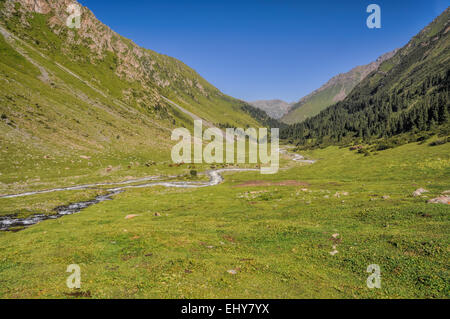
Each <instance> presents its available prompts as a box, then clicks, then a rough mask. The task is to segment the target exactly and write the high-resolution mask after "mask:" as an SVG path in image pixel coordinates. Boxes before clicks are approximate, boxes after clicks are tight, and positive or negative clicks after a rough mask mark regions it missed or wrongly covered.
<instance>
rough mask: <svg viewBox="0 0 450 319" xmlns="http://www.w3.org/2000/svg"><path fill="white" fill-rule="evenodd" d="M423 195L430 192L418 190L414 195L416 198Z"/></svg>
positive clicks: (422, 189)
mask: <svg viewBox="0 0 450 319" xmlns="http://www.w3.org/2000/svg"><path fill="white" fill-rule="evenodd" d="M423 193H428V191H427V190H426V189H424V188H419V189H416V191H415V192H414V193H413V194H412V195H413V196H414V197H417V196H420V195H422V194H423Z"/></svg>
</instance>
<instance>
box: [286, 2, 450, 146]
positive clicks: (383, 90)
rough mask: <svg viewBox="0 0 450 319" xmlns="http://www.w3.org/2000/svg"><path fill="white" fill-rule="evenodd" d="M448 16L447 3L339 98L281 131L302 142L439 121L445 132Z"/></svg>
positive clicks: (449, 79)
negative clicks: (433, 17) (310, 116)
mask: <svg viewBox="0 0 450 319" xmlns="http://www.w3.org/2000/svg"><path fill="white" fill-rule="evenodd" d="M449 19H450V8H447V9H446V10H445V11H444V12H443V13H442V14H441V15H440V16H439V17H438V18H436V19H435V20H434V21H433V22H432V23H431V24H430V25H428V26H427V27H426V28H425V29H424V30H422V31H421V32H420V33H419V34H418V35H416V36H415V37H414V38H413V39H412V40H411V41H410V42H409V43H408V44H407V45H406V46H405V47H403V48H402V49H401V50H399V51H398V52H397V53H396V54H395V55H394V57H392V58H391V59H389V60H387V61H385V62H383V63H382V64H381V66H380V67H379V69H378V70H377V71H376V72H372V73H371V74H370V75H369V76H368V77H367V78H365V79H364V80H363V81H362V82H361V83H360V84H359V85H358V86H357V87H356V88H355V89H354V90H353V91H352V93H351V94H350V95H349V96H348V97H347V98H346V99H345V100H344V101H342V102H338V103H337V104H335V105H333V106H332V107H330V108H328V109H326V110H324V111H322V112H321V113H320V114H319V115H317V116H315V117H313V118H310V119H308V120H306V121H305V122H303V123H300V124H295V125H291V126H290V127H288V128H286V129H285V130H284V131H283V133H282V135H283V136H284V137H285V138H289V139H293V140H297V141H299V142H300V143H302V144H304V143H307V141H308V140H310V139H312V140H315V141H316V142H317V143H323V142H339V141H341V140H343V139H344V140H346V139H352V138H355V137H357V138H360V139H361V138H364V139H369V138H371V137H382V136H393V135H397V134H401V133H405V132H415V131H422V132H423V131H426V130H435V129H436V126H438V125H439V126H440V127H441V128H442V129H443V130H444V132H445V131H446V132H447V133H448V127H449V113H450V97H449V87H450V61H449V59H450V39H449V34H450V32H449V30H450V23H449Z"/></svg>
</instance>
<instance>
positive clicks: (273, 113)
mask: <svg viewBox="0 0 450 319" xmlns="http://www.w3.org/2000/svg"><path fill="white" fill-rule="evenodd" d="M249 103H250V104H251V105H253V106H254V107H256V108H258V109H261V110H263V111H265V112H266V113H267V115H269V116H270V117H271V118H273V119H276V120H279V119H281V118H282V117H283V116H284V115H286V114H287V113H288V112H289V110H290V109H291V107H292V103H288V102H285V101H282V100H260V101H254V102H249Z"/></svg>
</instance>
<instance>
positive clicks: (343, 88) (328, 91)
mask: <svg viewBox="0 0 450 319" xmlns="http://www.w3.org/2000/svg"><path fill="white" fill-rule="evenodd" d="M396 52H397V50H394V51H392V52H389V53H386V54H384V55H382V56H381V57H379V58H378V59H377V60H376V61H375V62H372V63H369V64H367V65H362V66H357V67H355V68H354V69H352V70H351V71H350V72H347V73H344V74H339V75H337V76H335V77H333V78H332V79H331V80H330V81H328V82H327V83H326V84H325V85H323V86H322V87H321V88H319V89H318V90H316V91H314V92H312V93H311V94H309V95H307V96H305V97H304V98H302V99H301V100H300V101H299V102H297V103H295V104H294V105H293V106H292V108H291V109H290V111H289V113H288V114H286V115H285V116H283V118H282V119H281V120H282V121H283V122H285V123H287V124H294V123H298V122H303V121H304V120H306V119H307V118H309V117H312V116H314V115H317V114H319V113H320V112H321V111H323V110H324V109H326V108H327V107H329V106H331V105H333V104H335V103H337V102H340V101H342V100H344V99H345V98H346V97H347V95H348V94H349V93H350V92H351V91H352V90H353V89H354V88H355V86H356V85H358V84H359V83H360V82H361V81H362V80H364V79H365V78H366V77H367V76H368V75H369V74H370V73H371V72H372V71H375V70H377V69H378V67H379V66H380V65H381V63H383V62H384V61H386V60H388V59H390V58H391V57H393V56H394V54H395V53H396Z"/></svg>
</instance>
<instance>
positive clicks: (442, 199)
mask: <svg viewBox="0 0 450 319" xmlns="http://www.w3.org/2000/svg"><path fill="white" fill-rule="evenodd" d="M428 204H447V205H449V204H450V196H439V197H436V198H433V199H430V200H429V201H428Z"/></svg>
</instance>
